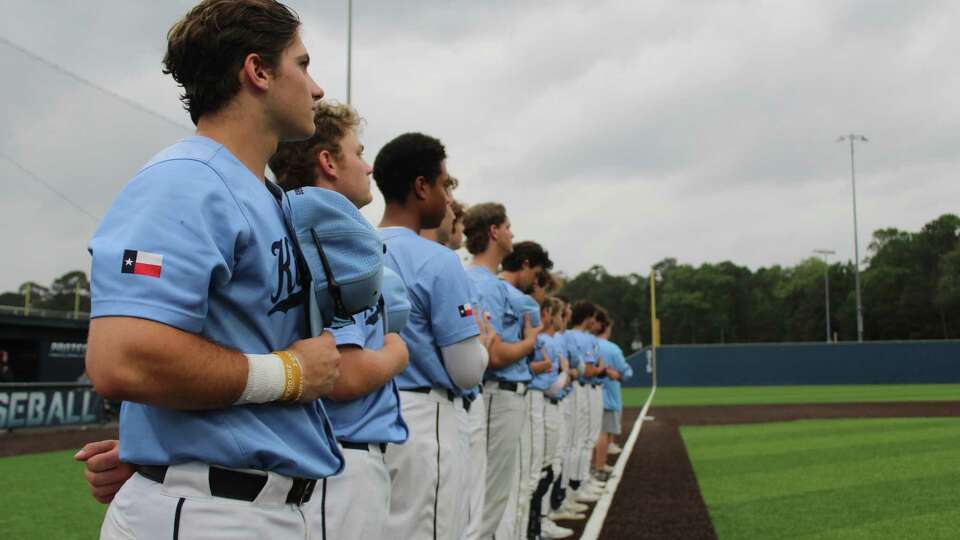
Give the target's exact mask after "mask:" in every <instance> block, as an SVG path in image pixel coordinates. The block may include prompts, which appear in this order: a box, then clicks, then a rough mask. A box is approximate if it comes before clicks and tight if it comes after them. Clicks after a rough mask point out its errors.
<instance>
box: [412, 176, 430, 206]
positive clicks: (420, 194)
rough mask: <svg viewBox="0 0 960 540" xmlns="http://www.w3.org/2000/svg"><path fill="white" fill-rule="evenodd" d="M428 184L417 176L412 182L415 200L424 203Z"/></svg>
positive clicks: (424, 179) (427, 192)
mask: <svg viewBox="0 0 960 540" xmlns="http://www.w3.org/2000/svg"><path fill="white" fill-rule="evenodd" d="M429 191H430V183H429V182H427V179H426V178H424V177H423V176H418V177H417V178H416V179H415V180H414V181H413V194H414V196H415V197H416V198H417V200H420V201H425V200H427V198H428V196H429Z"/></svg>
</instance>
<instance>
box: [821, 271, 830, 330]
mask: <svg viewBox="0 0 960 540" xmlns="http://www.w3.org/2000/svg"><path fill="white" fill-rule="evenodd" d="M823 259H824V262H826V259H827V258H826V257H824V258H823ZM823 290H824V291H826V303H827V343H830V265H829V264H828V265H827V268H826V269H825V270H824V271H823Z"/></svg>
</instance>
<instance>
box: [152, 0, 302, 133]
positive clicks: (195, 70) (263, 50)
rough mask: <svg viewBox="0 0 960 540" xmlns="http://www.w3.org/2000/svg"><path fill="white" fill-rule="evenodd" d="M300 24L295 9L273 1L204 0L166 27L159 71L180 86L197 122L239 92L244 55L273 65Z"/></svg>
mask: <svg viewBox="0 0 960 540" xmlns="http://www.w3.org/2000/svg"><path fill="white" fill-rule="evenodd" d="M298 28H300V18H299V17H298V16H297V14H296V13H294V12H293V11H292V10H291V9H290V8H288V7H287V6H285V5H283V4H281V3H280V2H277V1H275V0H204V1H203V2H200V3H199V4H198V5H197V6H195V7H194V8H193V9H191V10H190V11H189V12H187V14H186V15H184V16H183V18H182V19H180V20H179V21H177V23H176V24H174V25H173V27H172V28H170V31H169V32H167V53H166V55H165V56H164V57H163V72H164V73H165V74H167V75H172V76H173V80H175V81H177V84H179V85H180V86H181V87H182V88H183V94H181V95H180V101H182V102H183V108H184V109H186V110H187V112H189V113H190V119H191V120H192V121H193V123H194V124H196V123H197V121H198V120H199V119H200V117H201V116H203V115H205V114H207V113H214V112H217V111H219V110H220V109H222V108H223V107H224V106H225V105H226V104H227V103H229V102H230V100H231V99H232V98H233V97H234V96H235V95H236V94H237V93H238V92H239V91H240V78H239V77H238V76H237V74H238V73H239V72H240V70H241V69H242V68H243V63H244V61H245V60H246V58H247V56H248V55H250V54H257V55H259V56H260V58H261V59H262V60H263V62H264V64H265V65H266V66H267V67H268V68H271V69H272V68H275V67H276V66H277V64H278V63H279V61H280V57H281V55H282V54H283V51H284V49H286V48H287V47H289V46H290V44H291V43H293V41H294V39H295V38H296V36H297V29H298Z"/></svg>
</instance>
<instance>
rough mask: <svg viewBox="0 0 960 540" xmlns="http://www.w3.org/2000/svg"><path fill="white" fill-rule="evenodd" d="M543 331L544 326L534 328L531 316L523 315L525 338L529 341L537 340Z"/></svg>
mask: <svg viewBox="0 0 960 540" xmlns="http://www.w3.org/2000/svg"><path fill="white" fill-rule="evenodd" d="M542 331H543V324H542V323H541V324H539V325H537V326H534V325H533V323H532V322H531V321H530V314H529V313H524V314H523V338H524V339H529V340H536V339H537V336H538V335H540V332H542Z"/></svg>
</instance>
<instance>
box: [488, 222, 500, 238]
mask: <svg viewBox="0 0 960 540" xmlns="http://www.w3.org/2000/svg"><path fill="white" fill-rule="evenodd" d="M499 228H500V227H498V226H496V225H490V226H489V227H487V236H489V237H490V240H493V241H494V242H496V241H497V236H499V233H498V232H497V231H498V229H499Z"/></svg>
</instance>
